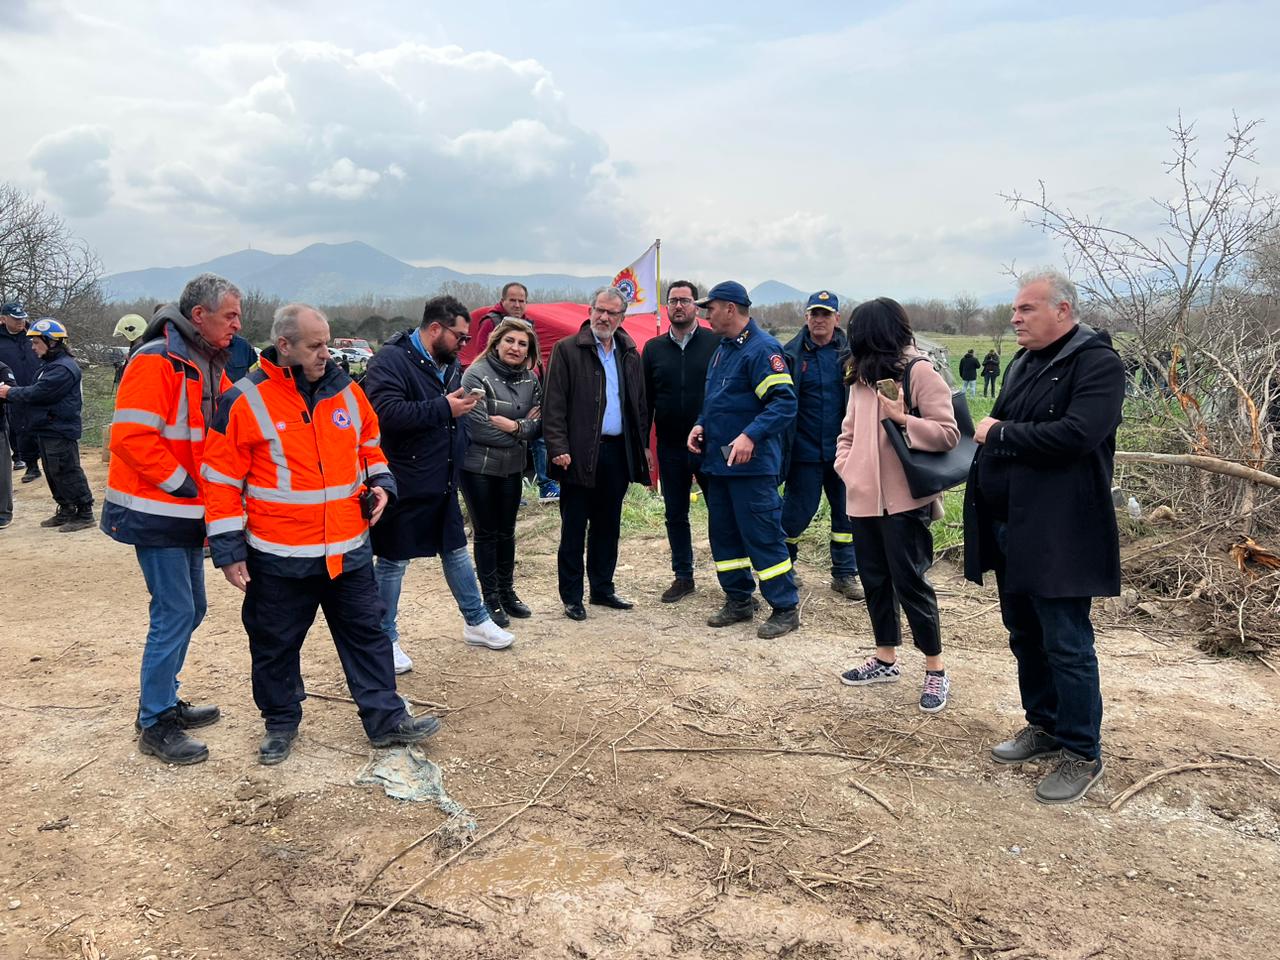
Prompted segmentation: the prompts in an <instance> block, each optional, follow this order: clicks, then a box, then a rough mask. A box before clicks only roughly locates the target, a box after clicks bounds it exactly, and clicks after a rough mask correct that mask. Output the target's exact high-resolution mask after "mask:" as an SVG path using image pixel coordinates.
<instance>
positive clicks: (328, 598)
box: [240, 552, 405, 739]
mask: <svg viewBox="0 0 1280 960" xmlns="http://www.w3.org/2000/svg"><path fill="white" fill-rule="evenodd" d="M317 609H321V610H324V618H325V620H326V621H328V624H329V632H330V633H331V634H332V635H333V645H334V646H335V647H337V649H338V659H339V660H341V661H342V671H343V673H345V674H346V675H347V689H349V690H350V691H351V698H352V699H353V700H355V702H356V705H357V707H358V709H359V712H360V721H361V722H362V723H363V724H364V730H365V733H367V734H368V735H369V737H370V738H371V739H372V738H374V737H379V736H381V735H382V734H384V733H387V732H388V731H390V730H392V729H394V728H395V727H396V726H397V725H398V724H399V723H400V722H401V721H402V720H404V717H405V709H404V703H403V702H402V701H401V700H400V697H399V696H398V695H397V694H396V675H395V667H394V665H393V663H392V657H391V638H390V637H388V636H387V634H386V633H385V632H384V631H383V629H382V626H381V620H382V601H381V600H380V599H379V597H378V587H377V584H376V583H375V582H374V579H373V564H372V563H366V564H365V565H364V566H363V567H360V568H358V569H356V570H351V571H348V572H347V573H344V574H342V575H341V576H339V577H337V578H336V579H333V580H330V579H329V577H328V575H327V574H319V575H317V576H312V577H281V576H277V575H275V574H270V573H267V572H265V571H264V570H262V568H261V563H260V562H256V559H255V557H254V555H253V553H252V552H250V554H249V587H248V590H247V591H246V592H245V597H244V606H243V607H242V608H241V610H240V618H241V620H242V621H243V622H244V628H245V630H246V631H247V632H248V634H249V656H250V659H251V661H252V664H253V702H254V703H256V704H257V705H258V709H259V710H260V711H261V712H262V719H263V720H264V721H265V722H266V727H267V729H268V730H296V729H297V728H298V724H299V723H301V721H302V701H303V700H305V699H306V698H307V691H306V689H305V688H304V686H303V684H302V664H301V660H300V654H301V652H302V641H303V638H304V637H306V635H307V631H308V630H310V629H311V624H312V623H314V622H315V619H316V610H317Z"/></svg>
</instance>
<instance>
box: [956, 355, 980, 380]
mask: <svg viewBox="0 0 1280 960" xmlns="http://www.w3.org/2000/svg"><path fill="white" fill-rule="evenodd" d="M980 366H981V364H980V363H979V362H978V358H977V357H975V356H974V355H973V354H971V353H966V354H965V355H964V356H963V357H961V358H960V379H961V380H977V379H978V368H979V367H980Z"/></svg>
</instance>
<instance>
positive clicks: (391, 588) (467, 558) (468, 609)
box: [373, 547, 489, 643]
mask: <svg viewBox="0 0 1280 960" xmlns="http://www.w3.org/2000/svg"><path fill="white" fill-rule="evenodd" d="M440 566H441V567H442V568H444V580H445V583H447V584H448V585H449V592H450V593H452V594H453V599H454V600H455V601H457V604H458V610H459V611H460V612H461V613H462V619H463V620H465V621H466V622H467V625H468V626H472V627H474V626H476V625H477V624H481V623H484V622H485V621H486V620H488V619H489V611H488V610H487V609H486V608H485V605H484V601H483V600H482V599H481V598H480V585H479V584H478V583H476V571H475V568H474V567H473V566H471V554H469V553H468V552H467V548H466V547H459V548H458V549H457V550H450V551H448V552H446V553H442V554H440ZM408 569H409V561H408V560H388V559H387V558H386V557H378V558H377V562H376V563H374V566H373V576H374V579H375V580H377V582H378V596H379V597H381V598H382V607H383V610H382V629H383V630H385V631H386V632H387V635H388V636H390V637H391V641H392V643H399V642H400V631H399V629H398V628H397V626H396V618H397V616H398V614H399V610H400V588H401V587H402V586H403V585H404V572H405V571H406V570H408Z"/></svg>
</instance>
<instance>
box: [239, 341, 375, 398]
mask: <svg viewBox="0 0 1280 960" xmlns="http://www.w3.org/2000/svg"><path fill="white" fill-rule="evenodd" d="M279 361H280V355H279V354H278V353H277V352H276V348H275V347H267V349H265V350H263V351H262V353H261V354H260V355H259V357H258V366H259V367H260V368H261V369H262V372H263V373H265V374H266V375H267V379H269V380H274V381H275V382H276V383H279V384H282V385H287V386H289V387H291V388H292V389H294V390H298V381H299V380H301V379H302V378H303V373H302V367H300V366H296V365H295V366H292V367H283V366H281V365H280V362H279ZM351 382H352V380H351V378H350V377H349V376H347V374H346V373H344V372H343V370H342V368H341V367H340V366H338V365H337V364H336V363H334V362H333V361H332V360H329V361H328V362H326V363H325V365H324V376H322V377H321V378H320V382H319V383H318V384H316V389H315V393H314V394H313V396H314V397H315V400H316V402H317V403H318V402H319V401H321V400H325V399H328V398H329V397H336V396H337V395H338V394H340V393H341V392H342V391H343V390H345V389H346V388H347V386H348V385H349V384H350V383H351ZM298 396H300V397H301V396H302V391H301V390H298ZM303 399H305V398H303Z"/></svg>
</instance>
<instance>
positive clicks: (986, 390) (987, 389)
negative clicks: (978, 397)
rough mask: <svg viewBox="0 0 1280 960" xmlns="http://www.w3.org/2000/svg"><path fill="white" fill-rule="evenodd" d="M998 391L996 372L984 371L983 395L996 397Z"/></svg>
mask: <svg viewBox="0 0 1280 960" xmlns="http://www.w3.org/2000/svg"><path fill="white" fill-rule="evenodd" d="M997 392H998V388H997V387H996V374H994V373H984V374H983V375H982V395H983V396H984V397H986V396H992V397H994V396H995V395H996V393H997Z"/></svg>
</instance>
